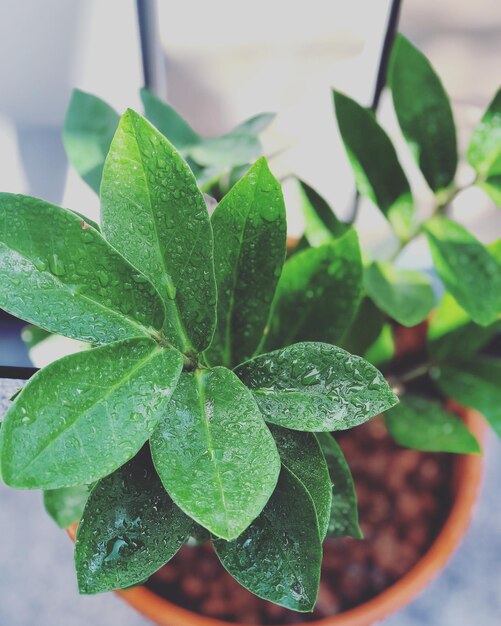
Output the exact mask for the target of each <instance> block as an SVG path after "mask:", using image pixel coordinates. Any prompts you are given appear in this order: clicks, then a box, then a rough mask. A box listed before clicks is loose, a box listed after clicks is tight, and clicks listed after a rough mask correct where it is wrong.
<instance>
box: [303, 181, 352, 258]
mask: <svg viewBox="0 0 501 626" xmlns="http://www.w3.org/2000/svg"><path fill="white" fill-rule="evenodd" d="M298 190H299V197H300V201H301V209H302V212H303V217H304V220H305V229H304V234H305V237H306V239H307V241H308V243H309V244H310V246H313V247H317V246H321V245H322V244H324V243H329V242H330V241H332V239H333V238H334V239H337V238H338V237H341V236H342V235H344V234H345V232H346V231H347V230H348V229H349V226H348V224H345V223H344V222H341V221H340V220H338V218H337V217H336V215H335V214H334V211H333V210H332V209H331V208H330V206H329V205H328V204H327V202H326V201H325V200H324V199H323V198H322V196H321V195H320V194H318V193H317V192H316V191H315V190H314V189H313V188H312V187H310V186H309V185H307V184H306V183H305V182H303V181H302V180H298Z"/></svg>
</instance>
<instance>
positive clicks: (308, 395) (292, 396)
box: [235, 343, 398, 432]
mask: <svg viewBox="0 0 501 626" xmlns="http://www.w3.org/2000/svg"><path fill="white" fill-rule="evenodd" d="M235 372H236V374H237V375H238V376H239V377H240V378H241V379H242V381H243V382H244V383H245V384H246V385H247V387H249V388H250V389H251V390H252V393H253V394H254V397H255V398H256V401H257V403H258V405H259V408H260V410H261V412H262V414H263V415H264V417H265V419H266V420H267V421H269V422H271V423H272V424H278V425H279V426H284V427H285V428H291V429H293V430H304V431H312V432H321V431H331V430H345V429H347V428H352V427H353V426H358V425H359V424H362V423H364V422H366V421H367V420H368V419H370V418H371V417H374V415H377V414H378V413H381V412H382V411H386V410H387V409H389V408H390V407H392V406H393V405H394V404H396V403H397V401H398V399H397V397H396V396H395V394H394V393H393V392H392V390H391V389H390V387H389V386H388V383H387V382H386V381H385V380H384V378H383V376H382V374H381V373H380V372H378V370H377V369H376V368H375V367H373V366H372V365H371V364H370V363H367V361H365V360H364V359H362V358H361V357H358V356H353V355H351V354H349V353H348V352H346V351H345V350H342V349H341V348H337V347H336V346H330V345H328V344H326V343H297V344H295V345H293V346H289V347H288V348H284V349H282V350H276V351H275V352H270V353H268V354H262V355H261V356H258V357H256V358H254V359H251V360H250V361H247V362H246V363H243V364H242V365H240V366H239V367H237V368H236V370H235Z"/></svg>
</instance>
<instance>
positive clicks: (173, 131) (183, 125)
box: [141, 88, 202, 151]
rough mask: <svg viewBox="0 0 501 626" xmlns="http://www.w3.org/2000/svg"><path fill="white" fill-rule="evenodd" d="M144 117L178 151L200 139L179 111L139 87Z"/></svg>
mask: <svg viewBox="0 0 501 626" xmlns="http://www.w3.org/2000/svg"><path fill="white" fill-rule="evenodd" d="M141 100H142V101H143V106H144V113H145V116H146V118H147V119H148V120H149V121H150V122H151V123H152V124H153V126H155V127H156V128H158V130H159V131H160V132H161V133H162V135H164V137H166V138H167V139H168V140H169V141H170V143H171V144H172V145H173V146H174V147H175V148H177V149H178V150H180V151H183V150H185V149H186V148H188V147H190V146H193V145H195V144H197V143H198V142H200V141H201V140H202V137H201V136H200V135H199V134H198V133H197V132H195V131H194V130H193V128H191V126H190V125H189V124H188V122H186V121H185V120H184V119H183V118H182V117H181V116H180V115H179V113H178V112H177V111H176V110H175V109H173V108H172V107H171V106H169V105H168V104H167V103H166V102H163V101H162V100H160V98H157V96H155V94H153V93H152V92H151V91H149V90H148V89H146V88H143V89H141Z"/></svg>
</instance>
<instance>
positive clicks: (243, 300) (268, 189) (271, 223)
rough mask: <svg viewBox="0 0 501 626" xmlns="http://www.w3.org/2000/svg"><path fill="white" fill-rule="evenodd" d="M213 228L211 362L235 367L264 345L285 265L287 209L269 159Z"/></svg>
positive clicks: (231, 197)
mask: <svg viewBox="0 0 501 626" xmlns="http://www.w3.org/2000/svg"><path fill="white" fill-rule="evenodd" d="M211 222H212V228H213V230H214V264H215V272H216V283H217V292H218V302H217V326H216V332H215V334H214V339H213V342H212V345H211V347H210V349H209V350H208V358H209V361H210V362H212V363H215V364H222V365H226V366H228V367H232V366H233V365H236V364H238V363H241V362H242V361H244V360H245V359H248V358H249V357H251V356H252V355H253V354H254V352H255V351H256V348H257V347H258V345H259V343H260V341H261V339H262V336H263V332H264V328H265V326H266V323H267V321H268V317H269V312H270V306H271V301H272V299H273V295H274V293H275V288H276V285H277V282H278V279H279V277H280V273H281V271H282V265H283V262H284V259H285V238H286V223H285V204H284V199H283V196H282V190H281V188H280V184H279V183H278V181H277V180H276V179H275V177H274V176H273V174H272V173H271V172H270V170H269V169H268V165H267V163H266V161H265V159H259V161H257V162H256V163H255V165H253V167H252V168H251V169H250V170H249V171H248V172H247V173H246V174H245V176H244V177H243V178H242V179H240V181H239V182H238V183H237V184H236V185H235V186H234V187H233V188H232V189H231V190H230V191H229V192H228V193H227V194H226V196H225V197H224V198H223V199H222V200H221V202H220V203H219V204H218V206H217V207H216V210H215V211H214V213H213V215H212V218H211Z"/></svg>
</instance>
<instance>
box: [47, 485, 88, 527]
mask: <svg viewBox="0 0 501 626" xmlns="http://www.w3.org/2000/svg"><path fill="white" fill-rule="evenodd" d="M89 491H90V486H89V485H76V486H75V487H62V488H61V489H49V490H48V491H45V492H44V494H43V501H44V506H45V510H46V511H47V513H48V514H49V515H50V516H51V517H52V519H53V520H54V521H55V522H56V524H57V525H58V526H59V527H60V528H68V526H71V524H74V523H75V522H78V521H79V520H80V518H81V517H82V513H83V510H84V507H85V503H86V502H87V499H88V497H89Z"/></svg>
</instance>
